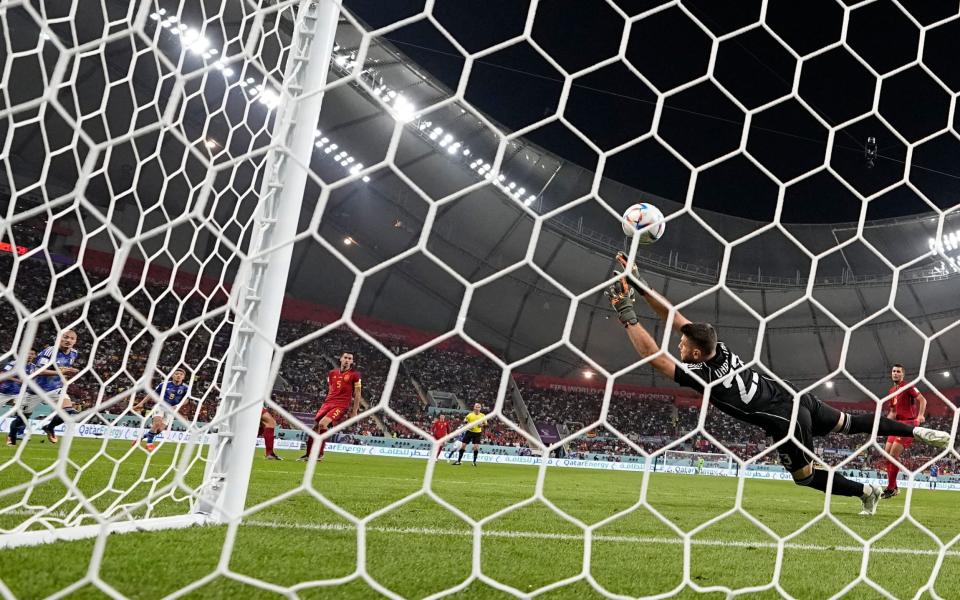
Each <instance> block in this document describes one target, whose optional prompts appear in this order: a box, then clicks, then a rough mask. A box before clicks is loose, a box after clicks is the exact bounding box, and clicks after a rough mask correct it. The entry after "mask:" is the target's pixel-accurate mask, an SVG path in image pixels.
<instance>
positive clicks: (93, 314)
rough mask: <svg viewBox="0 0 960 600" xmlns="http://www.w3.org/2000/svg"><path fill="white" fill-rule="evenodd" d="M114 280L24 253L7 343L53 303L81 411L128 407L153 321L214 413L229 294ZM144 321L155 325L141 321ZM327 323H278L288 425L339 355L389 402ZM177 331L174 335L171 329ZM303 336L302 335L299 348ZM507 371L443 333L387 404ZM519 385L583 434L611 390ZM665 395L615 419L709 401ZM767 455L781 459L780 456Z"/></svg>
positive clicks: (492, 438) (640, 426) (951, 467)
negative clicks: (73, 355) (108, 289)
mask: <svg viewBox="0 0 960 600" xmlns="http://www.w3.org/2000/svg"><path fill="white" fill-rule="evenodd" d="M13 267H14V261H13V258H12V257H11V256H9V255H4V256H0V272H4V273H11V272H13ZM106 276H107V274H106V273H96V272H92V271H90V270H87V271H82V270H81V269H79V267H77V266H76V265H74V266H72V267H65V268H61V269H60V270H59V272H54V271H51V269H50V268H49V267H48V266H47V265H46V264H44V263H43V262H39V261H30V260H22V261H18V263H17V273H16V282H15V285H14V287H13V292H14V294H15V295H16V298H17V300H18V301H19V302H20V303H21V304H22V309H25V311H26V312H23V310H22V309H21V308H20V307H15V306H14V305H13V304H11V303H10V302H8V301H0V344H2V347H4V348H15V347H16V346H15V343H14V342H15V341H17V336H18V335H20V334H22V331H23V329H22V327H19V328H18V325H20V324H21V323H22V322H23V321H25V320H26V319H28V318H29V315H30V314H31V313H33V312H34V311H37V310H38V309H40V308H42V307H44V306H50V307H56V311H55V313H56V315H57V316H56V321H54V320H53V319H52V318H50V317H48V316H45V317H42V318H41V320H40V321H39V322H37V323H36V324H37V326H38V328H37V335H36V340H37V341H36V344H35V346H36V349H37V350H40V349H42V347H44V346H46V345H50V344H52V343H53V342H54V340H55V336H56V332H57V330H58V329H59V328H60V327H66V326H68V325H70V326H72V327H73V328H74V329H75V330H76V331H77V333H78V343H77V350H78V351H79V353H80V358H79V360H78V361H77V365H78V366H79V368H81V369H82V373H81V374H80V375H79V376H78V377H77V378H75V379H74V380H72V381H71V382H70V394H71V396H72V397H74V398H75V399H76V400H77V401H78V403H80V404H81V406H83V407H84V408H90V407H103V410H104V411H105V412H106V411H109V412H111V413H122V412H123V411H124V410H125V409H127V407H128V405H129V402H127V400H128V399H129V398H130V397H131V395H132V393H133V388H134V386H135V385H136V384H137V382H143V381H151V382H152V383H151V385H155V384H156V383H158V380H159V377H161V376H162V375H161V372H160V371H159V370H158V371H157V372H154V373H146V368H147V363H148V359H149V357H150V356H151V352H154V351H156V349H155V348H154V346H155V341H156V337H155V334H154V333H151V330H153V331H154V332H160V333H161V334H162V335H164V341H163V343H162V346H161V347H160V348H159V359H158V361H157V364H158V367H159V369H162V370H165V371H169V370H171V369H172V368H173V367H175V366H185V367H186V368H187V369H188V371H189V373H190V384H191V387H192V393H191V404H190V405H189V406H188V408H187V410H186V411H185V414H186V415H188V416H189V417H190V418H194V419H196V420H197V421H199V422H206V421H209V420H210V419H211V418H212V417H213V415H214V414H215V412H216V407H217V402H218V398H217V395H218V388H217V385H216V384H217V382H218V381H219V379H220V378H221V377H222V368H223V363H224V357H225V354H226V351H227V347H228V345H229V341H230V337H231V324H230V322H229V320H228V313H227V312H225V311H222V310H220V311H218V310H217V309H218V308H221V307H222V306H223V303H224V302H225V300H226V297H225V296H224V295H222V294H221V295H216V294H210V295H208V296H205V295H203V294H201V293H199V292H197V291H193V292H189V293H183V292H178V291H176V290H175V289H173V288H172V287H171V286H169V285H165V284H163V283H159V282H150V281H146V280H144V279H121V280H120V282H119V292H120V293H121V294H122V295H123V297H124V304H121V303H120V302H118V301H117V300H116V299H115V298H114V297H112V296H109V295H99V294H94V295H93V296H91V290H95V289H102V288H98V286H100V285H101V282H103V281H104V280H105V279H106ZM41 314H42V313H41ZM147 324H149V326H150V327H149V328H147V327H146V326H145V325H147ZM322 327H323V324H322V323H318V322H311V321H289V320H283V321H281V323H280V325H279V329H278V342H279V343H280V344H281V345H283V346H287V349H286V351H285V353H284V356H283V360H282V362H281V365H280V377H279V378H278V380H277V386H276V389H275V391H274V393H273V396H272V398H273V401H274V402H276V403H277V404H278V405H279V406H280V407H282V408H283V409H284V411H286V412H287V413H289V414H290V415H293V416H294V417H296V418H297V419H298V420H300V421H301V422H300V423H296V422H291V420H290V419H287V418H285V417H284V416H282V415H278V419H279V421H280V426H281V427H282V428H290V427H299V428H304V427H308V426H309V425H311V424H312V422H311V417H312V413H313V412H315V411H316V409H317V408H318V406H319V404H320V402H321V401H322V397H323V394H324V393H325V392H326V387H327V384H326V374H327V372H328V371H329V370H330V369H331V368H335V367H336V366H337V358H338V357H339V354H340V352H342V351H350V352H353V353H354V356H355V360H356V366H357V368H358V369H359V370H360V371H361V373H362V375H363V384H364V385H363V390H364V391H363V396H364V398H365V400H366V402H367V404H368V406H372V405H376V404H377V403H379V402H380V401H381V397H382V394H383V392H384V388H385V384H386V378H387V375H388V373H389V372H390V367H391V360H390V357H388V356H387V355H385V354H383V353H382V352H381V351H380V350H378V349H377V348H375V347H374V346H373V345H371V344H370V343H369V342H367V341H366V340H364V339H363V338H362V337H360V336H359V335H357V334H356V333H355V332H353V331H352V330H350V329H348V328H345V327H342V328H340V329H335V330H332V331H329V332H327V333H325V334H324V335H322V336H317V337H313V338H310V337H309V336H310V335H311V334H314V333H315V332H316V331H317V330H319V329H320V328H322ZM174 331H176V333H171V332H174ZM302 339H307V341H305V342H303V343H301V344H299V345H296V342H297V341H298V340H302ZM378 340H379V341H380V342H381V343H382V344H383V345H384V346H385V347H386V348H387V349H388V350H389V351H390V352H392V353H394V354H400V353H403V352H405V351H407V350H408V349H409V346H407V345H406V343H405V341H404V340H403V339H401V338H399V337H397V336H393V337H384V338H378ZM84 367H86V368H84ZM501 376H502V372H501V370H500V368H499V367H497V366H496V365H495V364H494V363H492V362H491V361H490V360H488V359H487V358H486V357H484V356H483V355H481V354H479V353H478V352H477V351H476V350H474V349H472V348H470V347H469V346H467V345H465V344H463V343H461V342H458V341H451V342H447V343H445V344H443V345H441V346H438V347H433V348H430V349H428V350H425V351H422V352H420V353H418V354H416V355H414V356H411V357H409V358H407V359H405V360H404V361H403V362H402V363H401V365H400V368H399V369H398V371H397V376H396V380H395V383H394V387H393V391H392V394H391V397H390V402H389V406H390V408H391V409H392V410H393V411H395V412H396V413H397V414H399V415H400V416H402V417H403V418H404V419H406V420H407V421H409V422H410V423H412V424H414V425H415V426H417V427H419V428H420V429H421V430H423V431H426V432H429V431H430V426H431V423H432V421H433V418H434V417H433V416H432V415H431V413H430V411H428V407H429V406H430V404H429V400H428V397H427V395H428V393H429V391H431V390H436V391H443V392H447V393H452V394H455V395H456V397H457V398H459V400H460V401H462V405H460V408H461V409H462V410H469V409H470V408H471V407H472V405H473V403H474V402H479V403H480V404H481V405H482V406H483V409H484V411H489V410H490V409H492V407H493V406H494V404H495V402H496V399H497V392H498V389H499V385H500V380H501ZM523 381H525V380H520V381H519V385H520V392H521V394H522V397H523V398H524V401H525V403H526V405H527V408H528V410H529V412H530V415H531V417H532V419H533V421H534V422H538V423H550V424H553V425H556V426H557V427H558V428H559V429H560V431H574V430H576V429H579V428H581V427H583V426H584V425H586V424H590V423H593V422H595V421H597V420H598V419H599V416H600V414H601V405H602V400H603V393H602V390H592V389H588V388H561V389H543V388H534V387H532V386H530V385H524V384H523ZM415 383H416V385H415ZM418 388H419V389H418ZM663 396H664V395H663V394H650V395H646V396H645V395H644V394H636V393H628V392H625V391H623V390H617V389H615V392H614V395H613V397H612V398H611V401H610V407H609V411H608V414H607V423H608V424H609V425H610V426H611V427H613V428H615V429H616V430H617V431H619V432H620V433H622V434H624V435H625V436H626V437H627V438H629V439H630V440H631V441H632V442H634V443H635V444H637V445H638V446H640V447H641V448H643V449H644V450H645V451H647V452H650V451H653V450H655V449H657V448H660V447H662V446H663V445H665V444H667V443H670V442H673V441H674V440H676V439H677V438H679V437H681V436H683V435H685V434H686V433H688V432H690V431H692V430H694V429H696V427H697V425H698V419H699V417H700V407H699V406H697V407H678V406H677V405H676V404H675V403H674V402H673V401H672V399H671V398H665V397H663ZM111 401H112V402H111ZM504 406H505V409H504V412H505V414H507V415H508V416H510V415H511V414H512V398H511V397H510V395H509V394H508V398H507V402H506V403H505V405H504ZM450 418H451V420H452V421H453V424H454V427H456V426H458V425H459V424H460V422H461V419H462V416H459V415H458V414H453V415H452V416H451V417H450ZM927 424H928V426H930V427H934V428H942V429H946V430H949V429H950V425H951V423H950V419H948V418H945V417H931V418H930V420H929V421H928V423H927ZM705 430H706V431H707V432H709V433H710V435H711V436H713V438H715V439H716V440H717V441H718V442H720V443H721V444H723V446H724V447H725V448H726V449H727V450H729V451H731V452H733V453H734V454H735V455H737V456H739V457H741V458H748V457H751V456H754V455H756V454H758V453H759V452H762V451H763V450H764V449H765V448H767V447H768V445H769V443H770V440H768V439H767V438H766V437H765V436H764V435H763V432H762V431H760V430H759V429H757V428H755V427H750V426H747V425H745V424H743V423H741V422H739V421H737V420H735V419H733V418H731V417H728V416H727V415H725V414H724V413H722V412H720V411H718V410H715V409H712V408H711V409H708V413H707V417H706V422H705ZM340 436H341V437H340V439H348V440H353V441H357V440H359V437H358V436H383V437H386V438H397V439H400V438H404V439H413V438H418V437H419V435H418V434H416V433H415V432H414V431H412V430H410V429H409V428H407V427H405V426H404V425H403V424H402V423H401V422H399V421H397V420H396V419H393V418H391V417H390V416H389V415H388V414H386V413H385V412H383V411H378V412H377V413H376V417H368V418H364V419H362V420H360V421H358V422H357V423H354V424H352V425H351V426H350V427H349V428H346V429H345V430H343V431H342V432H341V433H340ZM864 441H865V440H864V439H863V437H862V436H840V435H830V436H827V437H826V438H822V439H820V440H818V449H822V450H823V452H824V454H825V456H827V458H828V461H829V462H831V463H832V464H836V463H838V462H839V461H840V460H842V458H843V457H844V456H845V455H846V454H848V453H849V451H850V450H851V449H853V448H856V447H857V445H858V444H862V443H864ZM484 442H485V443H487V444H492V445H497V446H502V447H504V448H513V449H518V448H522V449H524V451H525V452H529V448H527V446H528V444H527V442H526V440H525V438H524V437H523V436H522V435H520V434H519V433H517V432H516V431H514V430H513V429H512V428H510V427H508V426H507V425H506V424H505V423H504V422H502V421H501V420H499V419H494V420H492V421H491V422H490V423H489V424H488V426H487V427H486V428H485V430H484ZM880 443H881V444H882V440H881V442H880ZM677 449H682V450H691V451H698V452H722V451H723V449H722V448H719V447H717V446H716V445H714V444H713V443H712V442H711V441H710V440H708V439H706V438H704V437H703V436H700V435H697V436H694V437H691V438H690V439H688V440H687V441H686V442H685V443H684V444H682V445H680V446H679V447H678V448H677ZM567 451H568V455H569V456H585V455H588V454H589V455H595V456H603V457H607V459H608V460H619V458H618V457H620V456H629V455H636V454H637V452H636V450H634V449H633V448H632V447H631V446H629V445H628V444H626V443H624V442H623V441H622V440H620V439H619V438H617V437H616V436H615V435H612V434H610V433H609V432H601V431H593V432H591V433H590V435H586V436H580V437H579V438H578V439H575V440H573V441H572V442H571V443H570V444H569V445H568V448H567ZM929 456H930V455H929V452H926V451H925V450H924V449H920V448H916V447H914V449H912V450H911V451H910V452H908V453H907V454H906V455H905V458H904V462H906V463H907V465H908V466H914V465H915V466H919V464H921V463H922V462H924V461H925V460H927V459H928V458H929ZM765 460H766V461H773V460H775V453H771V454H770V455H768V456H767V457H766V458H765ZM883 461H884V458H883V457H882V456H881V455H880V454H879V453H878V452H877V451H876V450H875V449H873V450H868V451H866V452H864V453H862V454H861V455H859V456H857V457H856V458H855V459H854V460H853V461H852V462H851V463H849V466H850V467H851V468H879V467H882V465H883ZM942 467H943V470H944V472H956V465H955V464H954V462H953V461H949V460H948V461H945V462H944V463H943V464H942Z"/></svg>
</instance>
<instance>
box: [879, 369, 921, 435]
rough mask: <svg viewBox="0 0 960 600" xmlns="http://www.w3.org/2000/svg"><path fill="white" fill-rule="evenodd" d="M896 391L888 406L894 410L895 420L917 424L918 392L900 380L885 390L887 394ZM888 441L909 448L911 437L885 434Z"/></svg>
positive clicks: (918, 411)
mask: <svg viewBox="0 0 960 600" xmlns="http://www.w3.org/2000/svg"><path fill="white" fill-rule="evenodd" d="M895 392H896V394H897V395H896V396H894V397H893V398H891V399H890V406H891V407H892V408H893V409H894V410H896V418H897V421H900V422H902V423H906V424H908V425H913V426H917V425H919V424H920V423H918V422H917V418H918V417H919V416H920V403H919V401H918V399H919V398H920V392H919V391H918V390H917V388H915V387H913V386H912V385H907V384H906V383H903V382H900V383H895V384H893V387H891V388H890V390H889V391H887V395H890V394H893V393H895ZM887 441H888V442H899V443H900V444H901V445H902V446H903V447H904V448H909V447H910V445H911V444H913V438H912V437H899V436H894V435H891V436H887Z"/></svg>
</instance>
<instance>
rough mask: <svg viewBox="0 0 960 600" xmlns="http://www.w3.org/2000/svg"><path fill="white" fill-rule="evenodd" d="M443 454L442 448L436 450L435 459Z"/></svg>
mask: <svg viewBox="0 0 960 600" xmlns="http://www.w3.org/2000/svg"><path fill="white" fill-rule="evenodd" d="M441 454H443V446H440V447H439V448H437V458H440V455H441Z"/></svg>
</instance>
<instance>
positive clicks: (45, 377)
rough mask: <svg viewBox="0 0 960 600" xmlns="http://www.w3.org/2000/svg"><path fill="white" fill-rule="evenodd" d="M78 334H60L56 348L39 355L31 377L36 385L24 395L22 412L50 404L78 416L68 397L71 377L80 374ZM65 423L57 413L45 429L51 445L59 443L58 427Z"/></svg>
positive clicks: (25, 412)
mask: <svg viewBox="0 0 960 600" xmlns="http://www.w3.org/2000/svg"><path fill="white" fill-rule="evenodd" d="M76 344H77V332H76V331H74V330H72V329H66V330H64V331H63V333H61V334H60V337H59V338H58V339H57V343H56V345H54V346H49V347H47V348H44V349H43V351H42V352H40V354H38V355H37V360H36V361H35V363H34V364H35V365H36V368H35V370H34V372H33V374H32V375H31V379H32V380H33V381H32V385H30V383H28V385H27V390H26V392H27V394H26V396H24V402H23V408H22V412H23V414H24V415H30V414H31V413H33V410H34V409H35V408H36V407H37V406H39V405H40V404H43V403H46V404H48V405H49V406H50V407H51V408H54V409H56V408H60V410H62V411H63V412H65V413H67V414H68V415H72V414H74V413H76V412H77V411H75V410H74V409H73V402H72V401H71V400H70V396H68V395H67V384H68V381H69V379H70V378H71V377H73V376H74V375H76V374H77V373H78V372H79V371H78V369H76V368H75V367H74V366H73V363H74V362H75V361H76V360H77V355H78V353H77V351H76V349H74V346H76ZM34 386H36V387H37V388H40V393H39V394H31V393H30V392H31V391H32V390H33V387H34ZM61 423H63V417H61V416H60V413H59V412H54V414H53V418H51V419H50V421H49V422H48V423H47V424H46V425H44V426H43V432H44V433H45V434H47V439H48V440H50V443H51V444H56V443H57V434H56V428H57V427H58V426H59V425H60V424H61Z"/></svg>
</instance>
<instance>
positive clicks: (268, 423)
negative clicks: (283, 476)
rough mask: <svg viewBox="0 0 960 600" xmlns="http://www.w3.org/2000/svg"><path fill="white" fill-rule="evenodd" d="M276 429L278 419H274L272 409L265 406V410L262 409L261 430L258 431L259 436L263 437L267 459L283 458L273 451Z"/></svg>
mask: <svg viewBox="0 0 960 600" xmlns="http://www.w3.org/2000/svg"><path fill="white" fill-rule="evenodd" d="M276 431H277V420H276V419H274V418H273V415H271V414H270V411H269V410H267V409H266V407H264V408H263V410H261V411H260V430H259V431H258V432H257V437H262V438H263V446H264V448H265V449H266V451H265V452H264V454H265V456H266V457H267V460H283V459H282V458H280V457H279V456H277V454H276V452H274V451H273V439H274V435H275V434H276Z"/></svg>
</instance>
